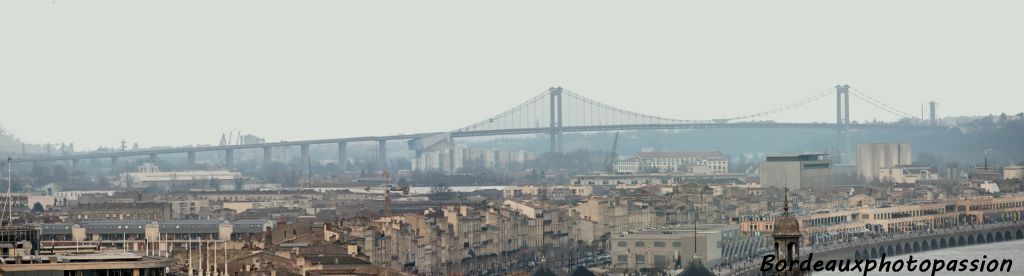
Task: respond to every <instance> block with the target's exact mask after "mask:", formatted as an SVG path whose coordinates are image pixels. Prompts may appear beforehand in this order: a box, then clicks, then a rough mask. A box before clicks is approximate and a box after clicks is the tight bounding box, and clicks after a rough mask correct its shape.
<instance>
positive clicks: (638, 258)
mask: <svg viewBox="0 0 1024 276" xmlns="http://www.w3.org/2000/svg"><path fill="white" fill-rule="evenodd" d="M646 263H647V256H644V255H641V254H636V264H637V265H642V264H646Z"/></svg>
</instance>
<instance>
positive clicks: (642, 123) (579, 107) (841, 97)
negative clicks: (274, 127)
mask: <svg viewBox="0 0 1024 276" xmlns="http://www.w3.org/2000/svg"><path fill="white" fill-rule="evenodd" d="M851 94H852V95H853V96H854V98H855V99H858V100H860V101H862V102H864V103H867V104H868V105H871V106H873V107H875V108H878V109H880V110H882V111H885V112H887V113H890V114H893V115H895V116H897V117H898V118H900V119H910V120H912V121H914V122H921V123H916V124H900V125H896V124H894V123H891V122H890V123H851V120H850V95H851ZM831 95H835V97H836V98H835V99H836V122H835V123H784V122H774V121H769V120H764V119H765V118H769V117H770V116H772V115H775V114H778V113H782V112H786V111H790V110H793V109H797V108H800V107H803V106H807V105H809V104H812V103H817V102H820V101H822V100H824V99H826V98H828V97H830V96H831ZM928 117H929V118H928V120H925V118H920V117H916V116H913V115H912V114H911V113H907V112H904V111H901V110H899V109H897V108H894V107H892V106H891V105H889V104H886V103H885V102H883V101H881V100H878V99H876V98H874V97H871V96H869V95H867V94H865V93H863V92H860V91H857V90H856V89H852V88H851V87H850V86H849V85H838V86H836V87H834V88H828V89H825V90H823V91H821V92H818V93H815V94H813V95H811V96H809V97H807V98H804V99H800V100H798V101H796V102H793V103H790V104H787V105H783V106H779V107H776V108H772V109H768V110H764V111H761V112H757V113H752V114H746V115H741V116H733V117H726V118H719V119H708V120H686V119H674V118H666V117H660V116H654V115H650V114H644V113H639V112H634V111H629V110H624V109H620V108H616V107H613V106H611V105H607V104H604V103H601V102H598V101H594V100H592V99H589V98H586V97H584V96H582V95H580V94H577V93H574V92H572V91H569V90H568V89H564V88H561V87H552V88H550V89H548V90H546V91H544V92H543V93H541V94H539V95H537V96H535V97H533V98H531V99H529V100H528V101H526V102H523V103H522V104H519V105H517V106H515V107H514V108H512V109H509V110H507V111H505V112H501V113H499V114H498V115H495V116H493V117H490V118H487V119H485V120H482V121H479V122H477V123H475V124H472V125H469V126H465V127H462V128H458V129H455V130H451V131H445V132H431V133H418V134H402V135H388V136H363V137H348V138H332V139H318V140H304V141H288V142H273V143H261V144H242V145H223V146H206V147H180V148H163V149H141V150H119V151H118V150H114V151H104V152H88V153H71V154H63V155H50V156H46V155H40V156H23V157H20V158H15V159H14V161H13V162H15V163H32V164H33V166H38V165H39V163H40V162H53V161H58V162H69V161H70V162H71V167H72V169H78V163H79V161H80V160H86V159H98V158H109V159H110V160H111V162H112V164H113V165H112V167H114V166H116V165H117V163H118V159H119V158H122V157H131V156H149V158H150V159H153V160H156V159H157V156H158V155H164V154H186V155H187V160H188V162H189V163H190V164H193V163H195V156H196V153H197V152H209V151H221V152H223V153H224V154H223V155H222V156H224V160H223V161H224V164H225V165H226V166H227V167H229V168H230V167H232V166H233V165H234V151H236V150H243V149H263V159H264V162H266V163H269V162H271V160H272V159H271V154H272V150H273V149H274V148H277V147H296V146H297V147H299V148H300V152H301V154H300V158H301V160H302V161H303V162H307V161H309V147H310V146H311V145H322V144H337V146H338V151H337V152H338V160H339V161H344V160H347V145H348V143H355V142H373V143H377V152H376V155H377V159H378V168H381V169H384V170H386V169H387V157H386V156H387V148H386V144H387V142H388V141H395V140H406V141H409V147H410V149H413V150H422V149H427V148H430V147H431V145H432V144H436V143H438V142H442V141H443V140H451V139H453V138H464V137H482V136H500V135H521V134H547V135H548V136H549V137H550V151H553V152H561V151H562V149H563V148H562V136H563V134H564V133H570V132H594V131H621V130H645V129H706V128H815V129H835V130H836V133H837V149H839V155H840V156H839V158H840V159H842V158H843V157H844V156H845V155H847V154H848V153H849V152H850V145H849V132H850V130H851V129H878V128H896V127H898V128H901V129H907V128H916V129H930V128H937V127H938V124H937V122H936V115H935V108H934V104H933V105H932V108H931V109H930V113H929V116H928ZM438 137H440V138H438ZM339 164H341V165H342V166H341V167H342V169H343V170H344V169H346V168H344V164H345V162H339Z"/></svg>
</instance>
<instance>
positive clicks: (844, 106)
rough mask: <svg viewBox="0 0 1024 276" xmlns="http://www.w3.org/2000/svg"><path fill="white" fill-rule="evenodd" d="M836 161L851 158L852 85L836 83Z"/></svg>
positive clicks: (843, 161) (842, 161) (839, 161)
mask: <svg viewBox="0 0 1024 276" xmlns="http://www.w3.org/2000/svg"><path fill="white" fill-rule="evenodd" d="M836 140H837V143H836V151H837V155H836V163H839V164H845V163H846V162H849V161H851V160H849V159H850V155H851V153H850V85H848V84H842V85H836Z"/></svg>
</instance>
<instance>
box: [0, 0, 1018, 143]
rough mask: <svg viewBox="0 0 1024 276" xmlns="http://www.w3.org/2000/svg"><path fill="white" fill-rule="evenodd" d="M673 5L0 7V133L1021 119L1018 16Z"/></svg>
mask: <svg viewBox="0 0 1024 276" xmlns="http://www.w3.org/2000/svg"><path fill="white" fill-rule="evenodd" d="M681 2H682V1H665V2H640V1H614V2H611V1H609V2H605V1H558V2H557V3H556V2H554V1H504V2H497V1H454V2H449V1H336V0H332V1H275V2H267V1H163V2H156V1H67V0H56V1H52V0H30V1H19V0H5V1H2V2H0V125H2V126H3V127H4V128H7V129H9V130H10V131H12V132H14V133H16V134H17V135H18V136H19V137H20V138H21V139H22V140H25V141H28V142H32V143H44V142H75V143H76V144H77V145H79V146H78V147H77V149H79V150H83V149H94V148H95V147H98V146H109V147H113V146H116V145H117V144H118V141H120V140H121V139H125V140H128V141H129V142H138V143H140V144H141V145H143V146H158V145H184V144H215V143H217V142H218V141H219V138H220V135H221V133H226V132H228V131H239V130H240V131H242V132H246V133H253V134H257V135H260V136H264V137H266V138H268V141H277V140H282V139H283V140H299V139H312V138H333V137H349V136H363V135H386V134H396V133H415V132H428V131H442V130H452V129H456V128H459V127H462V126H465V125H469V124H472V123H475V122H476V121H479V120H482V119H484V118H487V117H489V116H492V115H494V114H497V113H499V112H501V111H504V110H506V109H508V108H510V107H513V106H515V105H517V104H519V103H520V102H523V101H525V100H527V99H529V98H531V97H533V96H535V95H536V94H538V93H541V92H543V91H544V90H545V89H547V88H548V87H551V86H563V87H566V88H568V89H570V90H572V91H574V92H576V93H579V94H582V95H584V96H587V97H589V98H592V99H594V100H597V101H601V102H604V103H609V104H612V105H614V106H617V107H620V108H624V109H628V110H633V111H638V112H644V113H649V114H654V115H660V116H665V117H671V118H679V119H711V118H718V117H730V116H735V115H742V114H746V113H753V112H755V111H762V110H765V109H769V108H772V107H775V106H779V105H784V104H787V103H790V102H793V101H796V100H799V99H801V98H804V97H807V96H810V95H812V94H814V93H816V92H820V91H823V90H825V89H829V88H831V87H833V86H835V85H836V84H838V83H849V84H850V85H852V86H854V87H855V88H858V89H859V90H860V91H863V92H865V93H868V94H870V95H872V96H874V97H875V98H878V99H880V100H883V101H886V102H889V103H890V104H891V105H894V106H896V107H897V108H900V109H903V110H906V111H907V112H910V113H913V114H915V115H917V114H919V113H920V107H921V103H922V102H923V101H927V100H935V101H937V102H939V104H940V109H941V110H940V115H944V116H948V115H978V114H990V113H995V114H998V113H1000V112H1007V113H1017V112H1020V111H1022V110H1024V108H1022V106H1024V105H1022V104H1024V94H1022V92H1024V91H1022V88H1021V85H1020V83H1019V82H1020V81H1021V80H1022V77H1024V69H1022V66H1024V37H1022V36H1024V35H1022V34H1024V16H1021V14H1020V13H1021V11H1024V4H1022V3H1024V2H1022V1H850V3H836V2H835V1H706V2H703V3H681ZM852 104H853V107H852V108H851V109H852V114H853V119H855V120H870V119H873V118H878V119H885V120H891V119H894V118H895V117H894V116H892V115H889V114H888V113H885V112H883V111H880V110H878V109H875V108H873V107H870V106H868V105H866V104H864V103H863V102H860V101H856V100H855V101H853V102H852ZM834 108H835V104H834V103H833V99H832V98H828V99H824V100H822V101H820V102H819V103H816V104H814V105H812V106H811V107H809V108H803V109H800V110H799V112H789V113H785V114H782V115H779V116H774V117H771V118H769V119H775V120H779V121H790V122H806V121H834V114H835V111H834Z"/></svg>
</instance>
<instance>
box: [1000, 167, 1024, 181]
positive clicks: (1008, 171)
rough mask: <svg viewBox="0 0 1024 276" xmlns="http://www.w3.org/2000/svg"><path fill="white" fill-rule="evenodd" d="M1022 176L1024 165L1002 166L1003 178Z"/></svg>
mask: <svg viewBox="0 0 1024 276" xmlns="http://www.w3.org/2000/svg"><path fill="white" fill-rule="evenodd" d="M1018 178H1024V166H1006V167H1003V179H1018Z"/></svg>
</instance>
